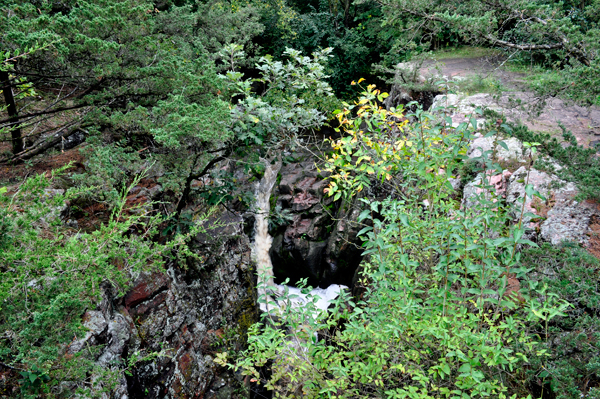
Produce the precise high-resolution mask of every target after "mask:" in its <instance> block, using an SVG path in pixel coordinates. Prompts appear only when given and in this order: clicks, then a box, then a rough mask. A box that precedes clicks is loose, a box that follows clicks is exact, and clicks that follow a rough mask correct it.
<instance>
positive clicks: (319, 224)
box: [271, 160, 362, 288]
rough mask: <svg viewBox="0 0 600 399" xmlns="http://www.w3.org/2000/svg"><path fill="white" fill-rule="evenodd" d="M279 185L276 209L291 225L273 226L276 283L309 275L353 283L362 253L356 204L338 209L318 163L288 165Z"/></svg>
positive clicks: (320, 281) (318, 282)
mask: <svg viewBox="0 0 600 399" xmlns="http://www.w3.org/2000/svg"><path fill="white" fill-rule="evenodd" d="M280 173H281V181H280V183H279V184H278V186H277V187H276V188H275V192H274V195H275V196H276V198H277V209H280V210H281V211H282V212H287V214H288V215H289V218H290V220H291V221H290V223H289V224H287V225H283V226H279V227H277V228H274V229H273V231H272V232H271V234H272V235H273V237H274V238H273V245H272V247H271V259H272V261H273V267H274V271H275V276H276V279H277V280H278V282H281V281H282V280H284V279H285V278H290V281H291V284H292V285H293V284H294V283H295V282H296V281H297V280H299V279H300V278H305V277H308V279H309V284H310V285H312V286H321V287H323V288H325V287H327V286H329V285H330V284H342V285H347V286H349V285H350V284H351V282H352V279H353V277H354V272H355V271H356V269H357V267H358V264H359V263H360V260H361V256H360V253H361V252H362V251H360V250H359V248H358V246H357V244H358V242H357V239H356V233H357V232H358V229H356V228H353V226H354V224H353V220H356V218H357V217H358V212H357V211H356V210H355V208H356V207H355V206H354V204H353V205H351V206H345V207H342V208H338V207H337V204H334V203H333V200H332V199H331V198H327V197H325V196H324V195H323V189H324V188H325V187H326V185H327V183H326V182H325V181H324V179H323V177H322V176H320V175H319V172H318V171H317V169H316V167H315V165H314V161H312V160H309V161H304V162H300V163H294V164H288V165H284V166H283V168H282V169H281V172H280Z"/></svg>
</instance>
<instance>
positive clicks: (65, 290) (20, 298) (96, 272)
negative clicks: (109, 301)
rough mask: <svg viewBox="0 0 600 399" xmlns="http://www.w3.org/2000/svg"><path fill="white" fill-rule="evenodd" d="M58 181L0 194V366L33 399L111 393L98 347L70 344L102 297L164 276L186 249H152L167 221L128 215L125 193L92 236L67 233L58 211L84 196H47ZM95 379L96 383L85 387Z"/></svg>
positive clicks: (31, 182)
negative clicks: (16, 375)
mask: <svg viewBox="0 0 600 399" xmlns="http://www.w3.org/2000/svg"><path fill="white" fill-rule="evenodd" d="M53 178H54V176H53ZM53 178H50V179H48V178H46V177H45V176H44V175H38V176H36V177H33V178H29V179H27V180H26V181H25V182H24V183H23V184H21V185H20V186H19V187H18V188H13V189H11V191H8V190H7V189H6V188H0V254H1V256H0V276H1V279H0V330H1V331H3V335H2V339H1V340H0V362H1V363H2V364H3V365H8V366H10V367H12V368H13V369H16V370H18V371H19V372H20V374H21V376H22V377H23V379H22V380H21V394H22V396H23V397H28V398H36V397H39V396H38V395H40V394H43V395H44V396H45V397H58V396H64V395H72V394H73V392H74V391H75V392H76V393H77V394H82V395H84V396H86V395H92V392H94V391H96V390H102V389H108V390H110V388H111V384H112V383H114V382H115V381H114V379H113V377H114V374H113V371H111V370H110V369H100V368H99V367H98V366H97V365H95V363H94V361H95V356H96V354H97V353H98V351H99V350H100V349H101V346H96V347H92V348H86V349H85V350H83V351H81V352H79V353H75V354H73V355H72V356H71V355H69V356H68V355H67V354H68V349H69V344H70V343H71V342H72V341H73V340H74V339H81V338H83V337H84V336H85V334H86V332H87V330H86V328H84V327H83V325H82V316H83V314H84V312H85V311H86V310H88V309H94V308H95V306H96V304H97V303H98V301H99V299H101V296H102V293H103V290H105V289H109V290H112V291H114V293H115V294H116V295H120V294H123V293H124V292H125V291H126V289H127V288H128V287H130V284H131V283H132V281H131V278H132V277H133V276H135V275H137V274H138V273H140V272H141V271H156V270H161V267H162V264H163V260H164V257H165V256H167V255H169V254H170V251H171V250H172V249H174V248H176V247H177V246H178V245H179V244H181V243H182V240H180V239H176V240H173V241H172V242H170V243H169V244H165V245H163V244H157V243H155V242H153V237H154V236H155V235H156V234H157V227H158V224H159V223H160V222H161V221H162V218H160V217H159V216H152V215H149V214H148V213H146V212H141V213H140V214H139V215H133V216H127V215H126V214H125V213H124V206H125V195H126V191H125V192H123V193H121V197H120V198H121V199H120V201H119V202H118V204H117V206H116V207H115V209H114V211H113V213H112V215H111V217H110V220H109V221H108V223H106V224H102V225H101V226H100V227H99V228H98V229H97V230H95V231H94V232H92V233H83V232H76V231H74V230H72V229H69V228H67V227H66V226H65V225H64V223H63V222H62V220H61V215H60V212H61V210H62V209H63V207H64V206H65V201H66V200H73V199H74V198H76V197H77V196H78V195H80V194H82V192H81V190H77V191H71V192H67V193H66V194H61V193H60V192H56V191H54V192H53V191H48V190H47V189H48V188H49V187H50V184H51V182H52V179H53ZM138 182H139V179H138V180H134V182H133V184H134V185H135V184H137V183H138ZM180 238H181V237H180ZM114 367H116V368H117V370H118V369H119V368H121V367H126V366H125V365H119V364H115V365H114ZM90 373H94V375H95V376H96V377H97V378H95V379H93V381H96V384H92V383H86V381H87V380H88V377H89V376H90Z"/></svg>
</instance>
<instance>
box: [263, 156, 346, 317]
mask: <svg viewBox="0 0 600 399" xmlns="http://www.w3.org/2000/svg"><path fill="white" fill-rule="evenodd" d="M264 162H265V166H266V169H265V174H264V176H263V178H262V179H261V180H260V183H259V184H258V186H257V187H256V192H255V197H256V203H255V207H254V211H255V214H256V217H255V225H254V246H253V248H252V254H253V256H254V259H255V261H256V263H257V272H258V286H259V290H258V295H259V297H263V298H266V299H267V302H268V303H269V306H267V304H265V303H261V304H260V309H261V310H262V311H263V312H269V313H277V312H278V311H280V310H283V308H285V307H287V306H292V307H300V306H304V305H306V304H307V303H308V302H311V301H312V300H313V298H314V299H316V308H317V309H319V310H320V311H323V312H324V311H326V310H327V308H328V307H329V304H330V303H331V301H333V300H334V299H335V298H337V297H338V296H339V294H340V292H341V291H342V290H343V289H344V288H347V287H346V286H343V285H339V284H333V285H330V286H329V287H327V288H326V289H323V288H315V289H313V290H311V291H310V292H309V293H308V294H303V293H302V292H301V290H300V289H298V288H295V287H288V286H285V285H279V284H275V281H274V278H273V264H272V263H271V256H270V255H269V250H270V249H271V243H272V242H273V237H271V236H270V235H269V221H268V216H269V210H270V204H269V198H270V197H271V192H272V191H273V187H274V186H275V182H276V181H277V174H278V173H279V170H280V169H281V160H280V159H279V160H278V161H277V162H275V163H274V164H271V162H269V161H268V160H265V161H264ZM286 291H287V292H288V293H289V294H290V295H292V296H293V298H285V295H284V294H285V292H286ZM282 295H284V298H283V299H278V298H280V297H281V296H282Z"/></svg>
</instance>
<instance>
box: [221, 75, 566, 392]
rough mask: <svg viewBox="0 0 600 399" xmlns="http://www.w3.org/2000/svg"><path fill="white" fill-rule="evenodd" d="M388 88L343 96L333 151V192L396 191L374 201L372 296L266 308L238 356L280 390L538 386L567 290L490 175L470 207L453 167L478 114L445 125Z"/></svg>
mask: <svg viewBox="0 0 600 399" xmlns="http://www.w3.org/2000/svg"><path fill="white" fill-rule="evenodd" d="M384 97H385V94H383V93H380V92H379V91H378V90H375V89H374V87H373V86H368V87H367V89H366V90H365V91H364V92H363V93H362V97H361V98H360V99H359V101H358V102H357V103H356V105H349V104H344V106H345V108H344V110H340V111H339V112H338V113H337V115H338V118H339V121H340V123H341V125H342V126H343V130H344V135H342V137H341V138H340V139H338V140H334V141H332V143H331V145H332V148H333V152H332V154H331V155H330V156H328V157H327V159H326V163H327V170H328V171H329V172H330V173H331V175H330V184H329V186H328V188H327V192H328V194H329V195H331V196H333V197H334V199H337V198H342V197H345V198H348V197H351V196H353V195H354V194H356V193H357V192H360V191H362V190H364V189H367V187H370V186H372V185H373V184H374V183H375V180H377V184H383V185H386V186H387V187H388V189H389V190H390V191H389V192H393V193H394V194H393V196H390V197H388V198H386V199H384V200H381V201H373V200H368V201H367V200H364V201H363V207H364V210H363V211H362V213H361V214H360V217H359V221H360V222H362V223H364V228H363V229H362V230H361V231H360V232H359V236H361V237H362V238H363V240H364V248H365V251H364V256H365V257H366V261H363V271H362V274H361V278H360V281H359V283H358V287H356V288H359V292H360V293H359V295H358V296H357V297H355V298H350V297H349V296H348V295H347V294H345V295H342V296H341V297H340V298H339V299H338V300H336V303H335V305H334V306H335V307H334V309H332V310H331V311H330V312H329V313H327V314H325V313H319V312H317V311H316V310H315V309H314V307H313V306H312V305H311V304H308V305H306V306H302V307H300V308H291V307H289V306H287V307H285V308H279V309H280V311H279V313H277V312H275V314H274V313H270V314H264V315H263V321H262V324H260V325H257V326H255V327H254V328H253V329H252V331H251V332H250V336H249V339H248V344H249V348H248V350H247V351H246V352H245V353H243V354H242V355H241V357H240V358H239V359H238V360H237V362H236V364H234V365H232V367H233V368H235V369H241V370H242V373H244V374H247V375H250V376H252V378H254V379H255V380H257V381H258V382H260V383H261V384H264V385H265V386H266V387H267V388H268V389H270V390H272V391H273V392H274V393H275V395H276V396H277V397H287V398H292V397H294V398H295V397H308V398H323V397H330V398H359V397H383V398H415V399H416V398H423V399H424V398H434V397H436V398H437V397H445V398H470V397H477V398H479V397H491V398H508V397H511V398H516V397H527V396H528V394H529V391H528V389H529V380H528V378H529V376H528V374H527V369H528V364H529V363H530V359H531V358H532V357H536V358H539V359H545V358H546V357H547V353H546V350H547V349H546V348H545V347H544V345H543V343H542V342H540V339H539V331H543V330H544V329H547V326H548V324H549V323H551V322H552V321H553V320H555V319H556V317H558V316H561V315H562V316H564V313H563V310H565V309H566V307H567V303H566V302H565V301H564V300H562V299H561V298H559V297H558V296H557V295H556V294H554V293H552V292H549V291H548V290H547V287H545V286H544V285H543V284H542V283H541V282H539V281H536V280H535V279H532V278H530V276H531V272H532V270H531V269H528V268H526V267H525V266H524V265H523V263H522V262H521V254H520V253H519V251H518V250H519V248H520V247H522V246H528V245H535V244H533V243H532V242H530V241H528V240H525V239H523V233H524V227H523V226H522V224H521V223H518V224H517V225H513V226H510V227H508V228H507V225H509V223H508V222H509V215H507V214H506V213H505V211H504V210H503V209H502V208H501V207H499V206H498V201H499V198H498V197H497V194H493V193H490V192H489V191H487V190H488V189H489V186H488V185H486V184H485V183H482V186H481V189H482V190H481V191H482V194H480V195H479V196H478V205H477V206H475V207H474V208H473V209H459V210H457V208H458V206H457V204H456V203H455V202H454V201H455V200H453V199H452V188H451V187H450V184H449V183H448V177H450V171H452V170H455V169H456V168H457V167H458V166H459V164H460V163H461V160H462V158H465V152H466V144H467V142H468V140H467V139H469V138H471V137H472V133H473V132H472V130H470V128H469V126H468V125H467V124H466V123H465V124H462V125H460V126H459V127H458V128H456V129H451V128H448V127H445V128H443V126H440V125H437V124H436V123H434V122H433V117H432V116H431V115H430V114H427V113H425V112H423V111H422V110H417V111H416V112H415V113H414V114H413V115H411V116H413V117H414V118H415V119H416V121H417V122H416V123H415V124H413V125H411V126H408V125H407V121H406V120H405V119H403V118H400V117H399V114H396V113H395V112H390V111H386V110H384V109H380V108H379V107H378V106H377V103H376V101H381V99H382V98H384ZM352 112H356V115H357V116H355V117H354V116H353V114H352ZM397 112H401V110H398V111H397ZM394 121H395V122H394ZM364 126H368V127H369V128H370V129H369V132H368V133H366V132H364V131H363V130H362V129H364ZM391 132H393V133H394V134H395V135H394V136H392V133H391ZM533 150H535V148H533ZM494 169H495V165H492V167H491V168H490V171H491V170H494ZM526 191H527V195H528V196H533V195H535V192H534V191H533V188H532V187H531V185H528V186H527V188H526ZM486 193H487V194H486ZM518 280H520V281H521V284H520V287H515V285H514V282H515V281H518ZM260 300H262V301H268V298H261V299H260ZM278 300H279V303H282V302H281V301H282V299H281V298H279V299H278ZM284 301H285V300H284ZM317 337H319V339H317ZM221 360H223V359H221ZM223 361H224V360H223ZM262 367H270V371H271V373H270V375H268V374H266V375H265V374H261V368H262Z"/></svg>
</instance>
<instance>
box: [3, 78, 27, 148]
mask: <svg viewBox="0 0 600 399" xmlns="http://www.w3.org/2000/svg"><path fill="white" fill-rule="evenodd" d="M0 82H2V92H3V93H4V101H6V105H7V111H8V117H9V120H10V122H12V123H13V125H12V126H11V131H10V135H11V137H12V150H13V154H15V155H16V154H18V153H20V152H22V151H23V149H24V148H25V146H24V145H23V137H22V136H21V128H20V127H19V125H18V123H17V122H18V121H19V115H18V113H17V104H16V103H15V96H14V95H13V92H12V88H11V86H10V78H9V75H8V71H0Z"/></svg>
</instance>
